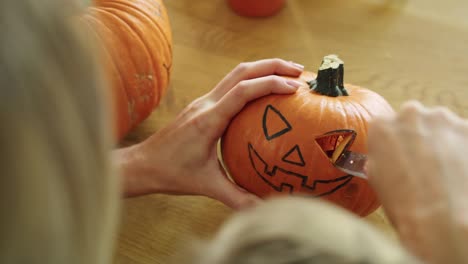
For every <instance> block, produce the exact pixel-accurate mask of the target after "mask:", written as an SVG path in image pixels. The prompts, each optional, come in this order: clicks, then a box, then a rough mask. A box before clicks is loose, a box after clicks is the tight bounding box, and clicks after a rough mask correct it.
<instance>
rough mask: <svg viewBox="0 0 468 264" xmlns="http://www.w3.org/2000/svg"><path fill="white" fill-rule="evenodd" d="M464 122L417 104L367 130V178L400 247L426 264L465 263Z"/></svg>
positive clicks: (467, 142) (467, 138) (467, 176)
mask: <svg viewBox="0 0 468 264" xmlns="http://www.w3.org/2000/svg"><path fill="white" fill-rule="evenodd" d="M466 149H468V123H467V122H466V121H464V120H462V119H461V118H459V117H458V116H456V115H455V114H453V113H452V112H450V111H448V110H446V109H443V108H436V109H428V108H424V107H423V106H422V105H420V104H419V103H416V102H411V103H408V104H406V105H405V106H403V108H402V110H401V112H400V113H399V114H398V115H396V116H394V117H389V118H386V119H378V120H375V121H374V122H372V123H371V126H370V128H369V174H370V180H371V183H372V184H373V186H374V188H375V189H376V191H377V193H378V195H379V198H380V200H381V202H382V205H383V207H384V208H385V210H386V211H387V213H388V216H389V218H390V219H391V221H392V222H393V223H394V224H395V226H396V228H397V230H398V232H399V234H400V236H401V240H402V241H403V243H404V244H405V245H406V246H407V247H408V248H409V249H410V250H412V251H413V253H414V254H416V255H417V256H419V257H421V258H422V259H423V260H426V261H428V263H468V257H467V255H466V253H464V252H465V249H464V248H465V247H466V245H468V203H467V201H468V164H467V162H466V157H465V156H464V155H463V154H462V153H465V152H466Z"/></svg>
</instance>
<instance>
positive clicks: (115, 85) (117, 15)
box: [82, 0, 172, 139]
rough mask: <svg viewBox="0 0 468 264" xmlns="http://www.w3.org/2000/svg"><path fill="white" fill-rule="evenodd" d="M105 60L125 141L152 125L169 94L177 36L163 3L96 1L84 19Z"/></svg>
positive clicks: (120, 133) (119, 130)
mask: <svg viewBox="0 0 468 264" xmlns="http://www.w3.org/2000/svg"><path fill="white" fill-rule="evenodd" d="M82 20H83V21H84V22H85V25H87V26H88V30H89V32H91V33H92V34H94V36H95V37H96V38H97V42H98V44H99V45H100V47H101V50H102V51H103V53H104V54H101V55H102V61H103V63H104V65H105V69H106V73H107V76H108V80H109V82H110V88H111V89H112V91H111V94H112V102H113V109H114V116H115V118H116V122H115V124H116V136H117V138H118V139H122V138H123V137H124V136H125V135H126V134H127V133H128V132H129V131H130V130H131V129H132V128H134V127H135V126H136V125H138V124H139V123H141V122H142V121H143V120H144V119H146V118H147V117H148V116H149V115H150V114H151V112H152V111H153V109H154V108H155V107H156V106H158V105H159V103H160V101H161V98H162V97H163V96H164V95H165V94H166V91H167V88H168V84H169V79H170V74H171V66H172V33H171V27H170V23H169V17H168V15H167V11H166V9H165V7H164V4H163V1H162V0H95V1H94V4H93V6H90V7H88V11H87V13H86V14H84V15H83V16H82Z"/></svg>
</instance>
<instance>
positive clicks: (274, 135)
mask: <svg viewBox="0 0 468 264" xmlns="http://www.w3.org/2000/svg"><path fill="white" fill-rule="evenodd" d="M268 110H271V111H273V112H275V114H277V115H278V117H279V118H280V119H281V120H282V121H283V122H284V124H285V125H286V127H285V128H283V129H282V130H280V131H278V132H276V133H275V134H273V135H269V134H268V128H267V114H268ZM262 125H263V134H265V138H266V139H267V140H268V141H270V140H272V139H274V138H277V137H279V136H282V135H284V134H286V133H288V132H289V131H291V130H292V126H291V124H289V122H288V120H286V118H285V117H284V116H283V114H281V112H280V111H279V110H278V109H276V108H275V107H273V106H272V105H271V104H269V105H267V106H266V108H265V112H263V118H262Z"/></svg>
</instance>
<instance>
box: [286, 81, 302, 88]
mask: <svg viewBox="0 0 468 264" xmlns="http://www.w3.org/2000/svg"><path fill="white" fill-rule="evenodd" d="M286 84H287V85H288V86H289V87H291V88H293V89H294V90H297V88H299V87H300V86H301V85H302V83H300V82H298V81H294V80H286Z"/></svg>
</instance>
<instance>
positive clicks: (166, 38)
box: [103, 0, 172, 54]
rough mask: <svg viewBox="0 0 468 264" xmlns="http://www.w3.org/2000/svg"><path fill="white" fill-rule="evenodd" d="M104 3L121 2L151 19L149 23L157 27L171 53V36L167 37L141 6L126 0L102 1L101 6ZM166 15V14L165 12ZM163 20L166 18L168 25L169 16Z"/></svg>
mask: <svg viewBox="0 0 468 264" xmlns="http://www.w3.org/2000/svg"><path fill="white" fill-rule="evenodd" d="M106 4H121V5H124V6H126V7H127V8H129V9H133V10H134V11H136V12H139V13H141V14H142V15H143V16H145V17H146V18H147V19H148V20H150V21H151V23H152V24H153V26H154V27H156V28H158V30H159V32H160V33H161V35H162V36H163V37H164V40H165V43H167V45H166V46H167V47H168V48H169V52H170V53H171V54H172V46H171V45H170V43H172V36H171V37H168V36H167V34H166V33H165V31H164V30H163V29H162V28H161V27H160V25H159V23H157V21H156V20H154V19H153V17H152V16H151V15H150V14H148V13H147V12H144V11H142V10H141V8H138V7H137V6H135V5H134V3H129V2H127V1H120V0H114V1H113V2H112V3H111V2H106V3H104V4H103V6H104V5H106ZM145 6H146V5H145ZM161 9H162V7H161ZM164 13H166V12H164ZM166 16H167V14H166ZM163 20H166V21H167V24H168V26H169V27H170V23H169V18H167V19H163Z"/></svg>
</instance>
